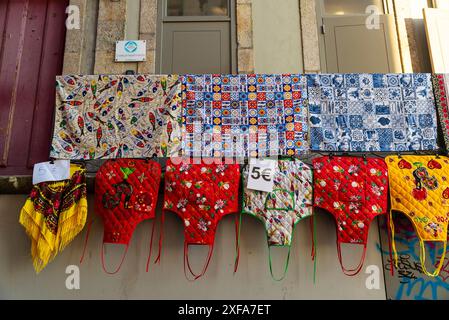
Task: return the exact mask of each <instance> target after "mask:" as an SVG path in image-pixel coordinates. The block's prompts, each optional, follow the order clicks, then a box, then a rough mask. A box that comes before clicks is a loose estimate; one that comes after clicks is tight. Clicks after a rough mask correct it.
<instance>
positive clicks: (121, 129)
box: [50, 75, 181, 160]
mask: <svg viewBox="0 0 449 320" xmlns="http://www.w3.org/2000/svg"><path fill="white" fill-rule="evenodd" d="M56 92H57V93H56V116H55V124H54V133H53V143H52V148H51V154H50V156H51V157H52V158H55V159H72V160H73V159H85V160H88V159H110V158H150V157H153V156H159V157H165V156H171V155H177V154H178V151H179V149H180V143H181V141H180V139H181V126H180V123H179V122H180V119H181V82H180V81H179V78H178V76H174V75H168V76H164V75H162V76H155V75H122V76H120V75H117V76H114V75H112V76H110V75H108V76H106V75H99V76H61V77H57V81H56Z"/></svg>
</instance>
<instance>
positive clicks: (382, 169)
mask: <svg viewBox="0 0 449 320" xmlns="http://www.w3.org/2000/svg"><path fill="white" fill-rule="evenodd" d="M313 168H314V170H315V171H314V191H313V192H314V206H315V207H318V208H322V209H325V210H326V211H328V212H330V213H331V214H332V215H333V216H334V218H335V221H336V224H337V251H338V259H339V261H340V264H341V267H342V270H343V272H344V273H345V274H346V275H350V276H353V275H356V274H358V273H359V272H360V270H361V269H362V267H363V263H364V260H365V254H366V246H367V242H368V230H369V227H370V225H371V222H372V221H373V220H374V218H375V217H377V216H378V215H383V214H386V213H387V204H388V200H387V199H388V173H387V166H386V164H385V161H384V160H383V159H374V158H366V159H364V158H359V157H320V158H316V159H314V160H313ZM342 243H349V244H358V245H362V246H363V255H362V259H361V260H360V263H359V265H358V266H357V267H356V268H354V269H347V268H346V267H344V266H343V261H342V256H341V244H342Z"/></svg>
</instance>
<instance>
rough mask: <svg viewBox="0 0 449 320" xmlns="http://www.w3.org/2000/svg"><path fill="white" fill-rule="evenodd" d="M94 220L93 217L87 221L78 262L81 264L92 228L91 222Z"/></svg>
mask: <svg viewBox="0 0 449 320" xmlns="http://www.w3.org/2000/svg"><path fill="white" fill-rule="evenodd" d="M94 221H95V219H91V220H90V221H89V223H88V225H87V232H86V238H85V240H84V247H83V253H82V255H81V258H80V264H82V263H83V261H84V255H85V253H86V249H87V243H88V241H89V235H90V229H91V228H92V224H93V223H94Z"/></svg>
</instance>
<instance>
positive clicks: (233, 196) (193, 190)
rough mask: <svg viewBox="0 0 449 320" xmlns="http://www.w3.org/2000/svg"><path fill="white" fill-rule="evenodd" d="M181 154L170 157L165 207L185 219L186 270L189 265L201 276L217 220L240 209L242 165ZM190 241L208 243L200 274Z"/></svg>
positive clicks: (194, 275) (204, 269) (208, 258)
mask: <svg viewBox="0 0 449 320" xmlns="http://www.w3.org/2000/svg"><path fill="white" fill-rule="evenodd" d="M188 161H189V160H188V159H185V162H184V161H183V159H181V158H177V159H170V160H168V161H167V168H166V172H165V193H164V209H165V210H168V211H172V212H174V213H176V214H177V215H178V216H179V217H180V218H181V219H182V220H183V222H184V273H185V275H186V277H187V278H188V276H187V270H186V266H187V267H188V270H189V272H190V273H191V275H192V276H193V277H194V280H196V279H198V278H200V277H202V276H203V275H204V274H205V272H206V269H207V266H208V264H209V261H210V259H211V257H212V253H213V247H214V240H215V231H216V229H217V224H218V222H219V221H220V220H221V219H222V218H223V217H224V216H225V215H228V214H231V213H236V212H238V205H239V204H238V195H239V182H240V167H239V165H238V164H215V163H212V161H210V159H205V160H203V162H198V163H189V162H188ZM189 245H207V246H209V254H208V257H207V260H206V264H205V265H204V268H203V270H202V272H201V273H200V274H198V275H197V274H195V273H194V272H193V271H192V269H191V267H190V264H189V259H188V247H189Z"/></svg>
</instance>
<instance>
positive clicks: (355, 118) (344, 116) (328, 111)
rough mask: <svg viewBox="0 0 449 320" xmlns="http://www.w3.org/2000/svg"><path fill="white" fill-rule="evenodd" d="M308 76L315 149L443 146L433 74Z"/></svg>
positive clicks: (423, 147)
mask: <svg viewBox="0 0 449 320" xmlns="http://www.w3.org/2000/svg"><path fill="white" fill-rule="evenodd" d="M307 77H308V98H309V113H310V118H309V119H310V126H311V129H310V130H311V131H310V135H311V148H312V150H313V151H414V150H436V149H437V148H438V147H437V119H436V112H435V100H434V94H433V90H432V81H431V75H430V74H320V75H308V76H307Z"/></svg>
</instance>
